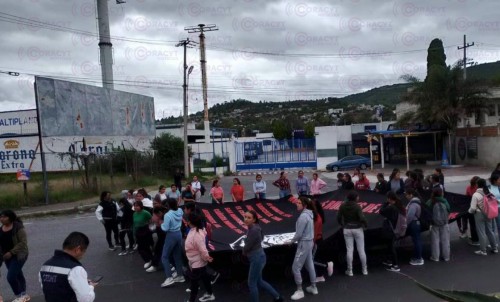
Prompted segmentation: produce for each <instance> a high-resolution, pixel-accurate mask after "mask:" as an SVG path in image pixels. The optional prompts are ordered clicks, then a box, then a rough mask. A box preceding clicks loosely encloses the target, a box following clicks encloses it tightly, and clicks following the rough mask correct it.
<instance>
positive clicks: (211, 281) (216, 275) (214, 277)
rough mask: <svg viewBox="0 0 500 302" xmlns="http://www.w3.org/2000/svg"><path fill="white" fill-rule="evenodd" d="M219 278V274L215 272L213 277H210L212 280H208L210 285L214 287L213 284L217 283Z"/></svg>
mask: <svg viewBox="0 0 500 302" xmlns="http://www.w3.org/2000/svg"><path fill="white" fill-rule="evenodd" d="M219 277H220V273H218V272H215V275H213V277H212V278H213V279H212V280H210V283H211V284H212V285H214V284H215V282H217V279H219Z"/></svg>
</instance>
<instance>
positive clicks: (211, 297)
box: [199, 293, 215, 302]
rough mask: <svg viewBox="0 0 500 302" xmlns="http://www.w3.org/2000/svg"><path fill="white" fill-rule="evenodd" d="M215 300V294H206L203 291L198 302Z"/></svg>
mask: <svg viewBox="0 0 500 302" xmlns="http://www.w3.org/2000/svg"><path fill="white" fill-rule="evenodd" d="M214 300H215V296H214V294H211V295H210V294H207V293H205V294H204V295H203V296H202V297H201V298H200V299H199V301H200V302H205V301H214Z"/></svg>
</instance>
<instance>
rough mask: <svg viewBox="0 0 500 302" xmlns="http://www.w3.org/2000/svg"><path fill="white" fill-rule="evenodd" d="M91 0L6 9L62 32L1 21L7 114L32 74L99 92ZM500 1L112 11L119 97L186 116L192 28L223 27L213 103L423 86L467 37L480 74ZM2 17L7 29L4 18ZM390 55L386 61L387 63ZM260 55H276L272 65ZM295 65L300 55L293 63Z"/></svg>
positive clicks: (212, 72) (241, 2)
mask: <svg viewBox="0 0 500 302" xmlns="http://www.w3.org/2000/svg"><path fill="white" fill-rule="evenodd" d="M94 5H95V3H94V0H82V1H75V2H72V1H40V0H17V1H15V0H9V1H3V2H2V9H1V10H0V11H1V12H2V13H4V14H11V15H16V16H22V17H24V18H29V19H33V20H36V21H39V22H43V23H44V25H47V26H48V25H50V26H53V27H57V28H58V29H60V31H53V30H48V29H44V28H39V27H30V26H27V25H26V24H12V23H8V22H0V34H1V36H2V42H3V43H2V44H1V45H0V48H1V53H2V56H1V57H0V70H8V71H10V70H11V71H18V72H20V73H21V74H22V75H21V76H20V77H10V76H8V75H5V74H0V104H1V106H2V108H3V109H4V110H16V109H20V108H21V109H26V108H34V104H35V101H34V93H33V87H32V82H33V78H32V76H31V75H32V74H39V75H48V76H57V77H62V78H65V79H67V80H72V81H77V82H82V83H88V84H93V85H100V81H101V78H100V76H101V75H100V65H99V62H98V58H99V51H98V46H97V38H96V37H91V36H90V37H89V36H87V35H82V34H80V33H75V32H68V31H69V29H68V28H73V29H78V30H79V31H85V32H92V33H96V31H97V27H96V15H95V6H94ZM499 9H500V4H499V3H498V2H497V1H494V0H443V1H431V0H425V1H416V0H413V1H372V0H334V1H299V0H292V1H264V0H262V1H261V0H219V1H210V2H207V1H201V0H188V1H157V0H128V2H127V3H126V4H123V5H116V4H115V3H114V2H113V1H109V10H110V20H111V33H112V36H113V37H114V38H115V39H113V41H112V42H113V53H114V78H115V81H116V84H115V89H118V90H125V91H130V92H135V93H141V94H146V95H151V96H153V97H155V106H156V115H157V117H162V116H168V115H178V114H179V113H180V112H181V111H182V89H181V85H182V49H181V48H176V47H175V46H174V45H175V44H176V41H178V40H179V39H183V38H186V37H188V36H189V37H190V39H192V40H194V41H198V35H197V34H188V33H187V32H186V31H184V27H185V26H195V25H197V24H199V23H205V24H210V23H214V24H217V25H218V27H219V31H214V32H207V33H206V38H207V39H206V41H207V61H208V62H207V69H208V85H209V103H210V104H211V105H212V104H214V103H217V102H224V101H230V100H231V99H233V98H238V97H242V98H247V99H249V100H253V101H259V100H269V101H284V100H292V99H305V98H318V97H326V96H343V95H347V94H351V93H356V92H360V91H363V90H366V89H370V88H373V87H377V86H381V85H386V84H392V83H396V82H398V81H400V80H399V76H400V75H401V74H404V73H411V74H414V75H416V76H420V77H422V76H424V75H425V63H426V49H427V47H428V45H429V43H430V41H431V40H432V39H433V38H436V37H438V38H441V39H442V40H443V42H444V45H445V46H448V48H447V49H446V55H447V57H448V60H447V63H448V64H453V63H454V62H455V61H456V60H458V59H460V58H461V56H462V53H461V52H460V51H458V50H457V48H456V47H457V46H458V45H461V43H462V39H463V35H464V34H467V36H468V40H470V41H471V42H472V41H474V42H475V43H476V46H474V47H471V48H469V49H468V52H469V54H470V57H471V58H473V59H474V60H475V61H476V62H478V63H483V62H491V61H497V60H499V59H500V42H495V41H496V40H497V37H498V34H499V32H500V21H497V20H498V18H497V16H495V13H496V12H498V11H499ZM0 16H2V18H1V19H2V20H5V18H6V15H0ZM385 52H390V53H389V54H384V53H385ZM261 53H273V54H274V55H263V54H261ZM296 54H303V55H302V56H301V55H296ZM188 64H189V65H193V66H194V71H193V73H192V74H191V77H190V82H189V85H190V94H189V102H190V112H195V111H199V110H201V109H202V107H203V102H202V97H201V90H200V86H201V80H200V70H199V51H198V50H197V49H189V50H188Z"/></svg>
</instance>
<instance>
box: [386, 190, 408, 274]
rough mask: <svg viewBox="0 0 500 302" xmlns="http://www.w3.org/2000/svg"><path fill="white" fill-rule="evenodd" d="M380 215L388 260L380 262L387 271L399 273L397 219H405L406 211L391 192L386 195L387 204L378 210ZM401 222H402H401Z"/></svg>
mask: <svg viewBox="0 0 500 302" xmlns="http://www.w3.org/2000/svg"><path fill="white" fill-rule="evenodd" d="M379 213H380V215H382V216H384V217H385V220H384V224H383V226H382V232H383V237H384V238H385V241H386V243H387V251H388V256H389V257H388V258H390V259H388V260H386V261H384V262H382V263H383V264H384V265H385V266H387V270H388V271H392V272H399V271H400V269H399V265H398V254H397V252H396V239H397V238H396V234H395V231H396V228H397V224H398V220H399V219H404V218H405V217H406V209H405V208H404V207H403V204H402V203H401V200H400V199H399V197H398V196H397V195H396V193H394V192H393V191H389V192H388V193H387V202H385V203H384V204H383V205H382V208H380V212H379ZM401 222H402V221H401Z"/></svg>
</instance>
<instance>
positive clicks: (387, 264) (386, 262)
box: [382, 260, 392, 266]
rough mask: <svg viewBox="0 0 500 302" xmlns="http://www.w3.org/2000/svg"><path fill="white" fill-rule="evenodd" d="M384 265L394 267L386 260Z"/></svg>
mask: <svg viewBox="0 0 500 302" xmlns="http://www.w3.org/2000/svg"><path fill="white" fill-rule="evenodd" d="M382 264H383V265H385V266H392V261H388V260H386V261H383V262H382Z"/></svg>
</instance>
